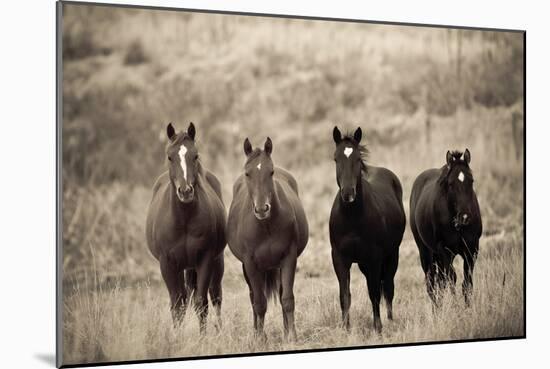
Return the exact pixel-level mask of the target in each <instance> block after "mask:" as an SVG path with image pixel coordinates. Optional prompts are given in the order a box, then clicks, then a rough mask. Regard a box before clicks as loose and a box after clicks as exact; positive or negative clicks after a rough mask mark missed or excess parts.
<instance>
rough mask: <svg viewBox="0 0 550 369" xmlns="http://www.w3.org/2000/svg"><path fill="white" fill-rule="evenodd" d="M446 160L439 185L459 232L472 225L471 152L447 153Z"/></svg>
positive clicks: (453, 223) (472, 180)
mask: <svg viewBox="0 0 550 369" xmlns="http://www.w3.org/2000/svg"><path fill="white" fill-rule="evenodd" d="M446 160H447V165H446V166H445V167H444V169H443V172H442V174H441V177H440V178H439V184H440V186H441V188H442V189H443V194H444V196H445V197H446V200H447V206H448V208H449V212H450V213H451V215H452V216H453V218H452V225H453V226H454V227H455V228H456V229H457V230H459V229H462V228H463V227H466V226H467V225H469V224H470V222H471V219H472V211H473V209H474V204H475V201H474V196H475V193H474V188H473V183H474V177H473V175H472V171H471V169H470V161H471V155H470V151H469V150H468V149H466V151H464V154H462V152H460V151H452V152H451V151H447V158H446Z"/></svg>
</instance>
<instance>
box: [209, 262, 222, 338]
mask: <svg viewBox="0 0 550 369" xmlns="http://www.w3.org/2000/svg"><path fill="white" fill-rule="evenodd" d="M213 267H214V269H213V271H212V280H211V281H210V287H209V289H208V292H209V294H210V301H211V302H212V306H213V307H214V313H215V314H216V323H215V328H216V330H217V331H218V332H219V331H220V330H221V329H222V315H221V310H222V278H223V272H224V260H223V254H222V255H220V256H218V257H217V258H216V259H215V260H214V265H213Z"/></svg>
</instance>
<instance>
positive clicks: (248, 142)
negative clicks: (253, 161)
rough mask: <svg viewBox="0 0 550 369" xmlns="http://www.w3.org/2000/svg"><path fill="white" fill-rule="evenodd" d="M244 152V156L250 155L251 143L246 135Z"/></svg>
mask: <svg viewBox="0 0 550 369" xmlns="http://www.w3.org/2000/svg"><path fill="white" fill-rule="evenodd" d="M243 147H244V153H245V155H246V156H248V155H250V153H251V152H252V144H251V143H250V141H249V140H248V137H247V138H246V139H245V140H244V145H243Z"/></svg>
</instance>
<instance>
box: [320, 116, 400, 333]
mask: <svg viewBox="0 0 550 369" xmlns="http://www.w3.org/2000/svg"><path fill="white" fill-rule="evenodd" d="M361 137H362V130H361V128H360V127H359V128H357V129H356V131H355V132H354V134H353V135H350V134H347V135H345V136H344V137H342V133H341V132H340V130H339V129H338V127H334V130H333V139H334V143H335V144H336V150H335V152H334V160H335V162H336V181H337V183H338V187H339V189H338V192H337V194H336V196H335V198H334V203H333V205H332V210H331V213H330V221H329V233H330V243H331V247H332V264H333V267H334V271H335V273H336V277H337V278H338V284H339V287H340V307H341V310H342V324H343V326H344V327H345V328H346V330H348V331H349V330H350V319H349V309H350V305H351V294H350V288H349V284H350V268H351V265H352V264H353V263H357V264H358V265H359V269H360V270H361V272H362V273H363V275H364V276H365V278H366V280H367V288H368V292H369V298H370V301H371V304H372V310H373V317H374V328H375V330H376V331H377V332H378V333H380V332H381V331H382V322H381V320H380V295H381V291H383V293H384V297H385V300H386V307H387V314H388V319H390V320H393V306H392V302H393V296H394V282H393V278H394V276H395V273H396V271H397V266H398V263H399V246H400V244H401V240H402V239H403V233H404V231H405V223H406V220H405V211H404V209H403V190H402V188H401V183H400V182H399V179H398V178H397V176H396V175H395V174H394V173H393V172H391V171H390V170H388V169H386V168H383V167H375V166H371V165H367V164H366V162H365V157H366V154H367V148H366V147H365V146H364V145H362V144H360V142H361Z"/></svg>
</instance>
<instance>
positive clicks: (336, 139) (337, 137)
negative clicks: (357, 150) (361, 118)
mask: <svg viewBox="0 0 550 369" xmlns="http://www.w3.org/2000/svg"><path fill="white" fill-rule="evenodd" d="M332 138H333V139H334V143H336V144H337V145H338V144H339V143H340V142H341V141H342V133H341V132H340V130H339V129H338V127H336V126H334V129H333V130H332Z"/></svg>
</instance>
